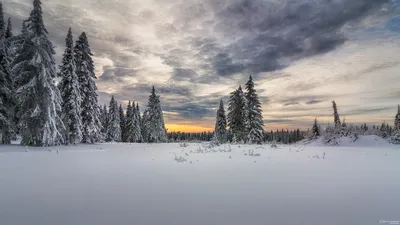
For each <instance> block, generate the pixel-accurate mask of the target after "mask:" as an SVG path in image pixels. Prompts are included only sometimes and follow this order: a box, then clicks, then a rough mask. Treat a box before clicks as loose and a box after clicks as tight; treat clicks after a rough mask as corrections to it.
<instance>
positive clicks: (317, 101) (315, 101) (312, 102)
mask: <svg viewBox="0 0 400 225" xmlns="http://www.w3.org/2000/svg"><path fill="white" fill-rule="evenodd" d="M324 101H325V100H310V101H307V102H306V104H307V105H314V104H318V103H321V102H324Z"/></svg>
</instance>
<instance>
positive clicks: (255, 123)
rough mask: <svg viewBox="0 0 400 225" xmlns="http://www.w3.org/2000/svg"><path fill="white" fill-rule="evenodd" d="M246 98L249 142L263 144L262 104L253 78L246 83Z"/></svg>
mask: <svg viewBox="0 0 400 225" xmlns="http://www.w3.org/2000/svg"><path fill="white" fill-rule="evenodd" d="M245 97H246V118H247V119H246V130H247V141H248V142H249V143H253V144H261V143H262V141H263V133H264V121H263V117H262V109H261V103H260V101H259V99H258V95H257V93H256V90H255V89H254V82H253V78H252V77H251V76H250V77H249V80H248V81H247V83H246V93H245Z"/></svg>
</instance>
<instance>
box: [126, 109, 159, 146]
mask: <svg viewBox="0 0 400 225" xmlns="http://www.w3.org/2000/svg"><path fill="white" fill-rule="evenodd" d="M132 109H133V116H134V120H133V122H134V123H133V141H134V142H137V143H140V142H142V141H143V137H142V125H141V123H142V122H141V118H140V111H139V104H138V103H136V107H135V105H133V107H132ZM162 122H163V123H164V119H162Z"/></svg>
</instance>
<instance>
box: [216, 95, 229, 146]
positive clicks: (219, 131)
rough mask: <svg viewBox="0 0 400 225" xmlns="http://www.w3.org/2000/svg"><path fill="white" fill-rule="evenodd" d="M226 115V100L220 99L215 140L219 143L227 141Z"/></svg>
mask: <svg viewBox="0 0 400 225" xmlns="http://www.w3.org/2000/svg"><path fill="white" fill-rule="evenodd" d="M226 123H227V122H226V116H225V109H224V102H223V101H222V99H221V101H220V103H219V108H218V110H217V119H216V121H215V133H214V136H215V141H216V142H217V143H219V144H223V143H225V142H226V141H227V137H226Z"/></svg>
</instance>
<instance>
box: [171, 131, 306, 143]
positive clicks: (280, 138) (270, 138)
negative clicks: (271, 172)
mask: <svg viewBox="0 0 400 225" xmlns="http://www.w3.org/2000/svg"><path fill="white" fill-rule="evenodd" d="M306 134H307V132H306V131H300V129H296V130H291V131H289V130H276V131H273V130H271V131H270V132H263V138H262V142H263V143H271V142H276V143H282V144H292V143H295V142H298V141H301V140H303V139H304V137H305V136H306ZM167 136H168V142H201V141H214V140H213V138H215V137H214V136H215V132H210V131H208V132H199V133H195V132H192V133H191V132H179V131H178V132H168V134H167ZM226 137H227V142H226V143H233V142H234V141H233V140H234V138H233V135H232V133H231V132H230V131H229V129H228V130H227V132H226Z"/></svg>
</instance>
